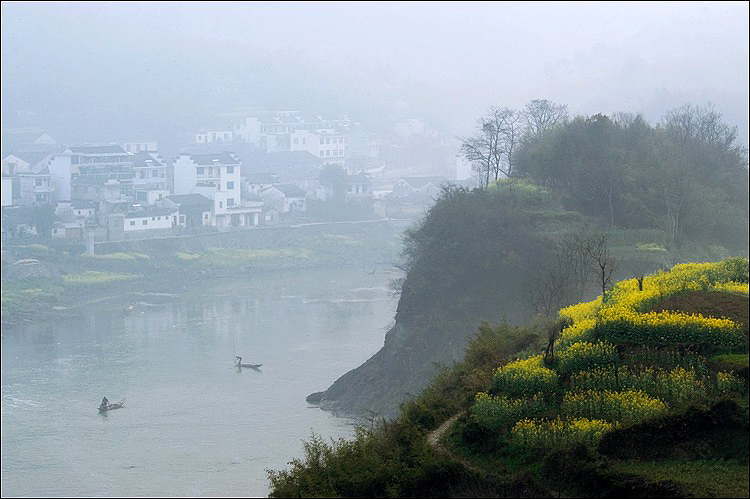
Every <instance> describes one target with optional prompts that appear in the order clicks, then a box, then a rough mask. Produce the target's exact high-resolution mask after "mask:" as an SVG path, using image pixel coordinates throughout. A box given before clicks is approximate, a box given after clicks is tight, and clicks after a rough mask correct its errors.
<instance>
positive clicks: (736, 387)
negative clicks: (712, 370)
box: [716, 371, 747, 395]
mask: <svg viewBox="0 0 750 499" xmlns="http://www.w3.org/2000/svg"><path fill="white" fill-rule="evenodd" d="M716 388H717V390H718V391H719V393H721V394H722V395H732V394H738V393H739V394H742V393H747V383H745V382H744V381H742V380H741V379H740V378H738V377H737V376H735V375H734V374H732V373H727V372H722V371H719V372H718V373H716Z"/></svg>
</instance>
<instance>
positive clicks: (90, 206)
mask: <svg viewBox="0 0 750 499" xmlns="http://www.w3.org/2000/svg"><path fill="white" fill-rule="evenodd" d="M70 208H71V210H72V212H73V217H74V218H75V219H76V220H95V219H96V209H97V203H96V202H93V201H74V202H72V203H71V207H70Z"/></svg>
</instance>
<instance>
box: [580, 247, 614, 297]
mask: <svg viewBox="0 0 750 499" xmlns="http://www.w3.org/2000/svg"><path fill="white" fill-rule="evenodd" d="M583 250H584V252H585V254H586V255H587V256H588V257H589V258H590V259H591V262H592V264H593V267H594V269H593V270H594V274H595V275H596V278H597V284H598V285H599V286H600V287H601V290H602V301H605V300H606V299H607V291H608V289H609V286H610V285H611V284H612V275H613V274H614V272H615V270H616V269H617V261H616V260H615V258H614V256H612V253H611V252H610V251H609V246H608V244H607V236H606V235H605V234H594V235H591V236H589V237H588V238H586V240H585V242H584V246H583Z"/></svg>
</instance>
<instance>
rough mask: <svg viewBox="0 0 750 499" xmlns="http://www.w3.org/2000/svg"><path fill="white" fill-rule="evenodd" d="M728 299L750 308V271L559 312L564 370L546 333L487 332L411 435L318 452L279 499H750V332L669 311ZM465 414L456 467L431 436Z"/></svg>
mask: <svg viewBox="0 0 750 499" xmlns="http://www.w3.org/2000/svg"><path fill="white" fill-rule="evenodd" d="M726 294H728V295H730V296H733V297H735V298H736V299H738V300H741V301H742V302H743V303H744V308H745V309H746V308H747V303H748V302H747V294H748V261H747V259H744V258H733V259H728V260H724V261H722V262H718V263H701V264H682V265H677V266H675V267H674V268H672V269H671V270H669V271H663V272H658V273H656V274H653V275H650V276H646V277H645V279H643V281H642V286H641V287H639V285H638V282H637V280H636V279H629V280H624V281H621V282H618V283H617V284H616V285H615V286H614V287H613V288H612V290H611V291H609V292H608V293H607V295H606V296H605V297H604V299H602V297H599V298H597V299H596V300H594V301H592V302H585V303H581V304H579V305H574V306H570V307H566V308H564V309H562V310H561V311H560V314H561V315H565V316H567V317H571V318H572V319H573V320H574V322H573V324H572V325H569V326H568V327H567V328H565V329H564V330H563V332H562V335H560V337H559V339H557V341H556V343H557V345H558V348H555V349H554V350H553V351H554V355H553V356H552V357H551V358H550V357H548V356H543V355H538V354H537V352H539V351H542V350H543V349H544V344H545V343H546V340H547V339H548V338H547V329H546V327H545V323H544V322H539V323H535V324H530V325H528V326H524V327H519V326H510V325H507V324H501V325H498V326H491V325H489V324H487V323H484V324H482V326H481V327H480V328H479V330H478V332H477V334H476V336H475V337H474V339H473V340H472V341H471V342H470V343H469V346H468V347H467V350H466V355H465V357H464V360H463V361H461V362H459V363H456V364H455V365H453V366H452V367H451V368H446V369H444V370H442V371H441V372H440V373H439V374H438V375H437V376H436V377H435V379H434V380H433V382H432V383H431V384H430V385H429V386H428V387H427V388H426V389H425V390H424V391H423V392H422V393H421V394H420V395H419V396H417V397H416V398H415V399H413V400H411V401H409V402H407V403H405V404H403V405H402V407H401V411H400V414H399V417H398V418H397V419H396V420H394V421H391V422H382V423H380V424H376V425H373V426H372V427H371V428H369V429H361V430H359V432H358V433H357V435H356V437H355V438H354V439H353V440H351V441H344V440H341V441H338V442H331V443H326V442H324V441H322V440H321V439H320V438H314V439H313V440H311V441H309V442H308V443H307V444H306V446H305V452H306V455H305V458H304V459H298V460H294V461H292V463H291V464H292V467H291V468H290V469H288V470H283V471H270V472H269V479H270V481H271V486H272V493H271V496H272V497H290V496H298V497H312V496H321V495H322V496H328V497H364V496H370V497H386V496H388V497H395V496H402V497H403V496H425V495H426V494H429V495H436V496H441V497H445V496H447V497H455V496H463V497H465V496H469V495H470V494H473V495H476V496H491V497H505V496H509V495H510V496H519V497H533V496H555V495H560V494H563V495H567V496H571V495H572V496H583V497H592V496H610V495H618V494H624V495H626V496H703V495H706V496H708V497H735V496H737V495H740V496H741V495H742V494H743V493H744V494H746V491H747V488H748V475H747V470H748V464H747V463H748V458H747V456H748V401H747V368H746V367H744V366H742V360H743V359H745V361H746V359H747V354H748V341H747V338H748V330H747V325H746V324H742V323H741V322H738V320H740V321H741V314H740V316H739V317H738V315H737V311H738V310H739V307H737V309H736V310H732V309H730V310H727V311H726V313H725V314H719V315H721V317H715V316H702V315H699V314H696V313H690V314H688V313H685V312H684V311H683V310H681V309H679V308H674V307H670V308H668V309H662V308H661V305H662V304H663V303H668V304H673V303H675V302H673V301H672V302H670V299H672V298H674V297H676V296H680V297H682V298H681V303H682V304H686V305H689V304H690V303H691V300H690V299H689V297H690V296H691V295H696V296H700V298H699V299H698V300H697V301H698V302H701V303H702V302H704V301H705V300H707V299H711V297H714V298H717V297H718V300H716V303H719V304H721V303H723V302H722V301H721V298H722V297H723V296H724V295H726ZM707 297H708V298H707ZM654 310H660V311H658V312H657V311H654ZM674 324H678V326H679V327H677V329H674V328H675V326H674ZM680 330H683V331H685V334H684V335H683V336H682V337H681V336H680V333H679V331H680ZM612 331H616V332H617V334H616V335H613V334H612ZM701 333H702V334H703V336H706V337H708V338H709V340H706V339H705V338H704V337H703V336H702V335H701ZM644 339H645V340H646V341H645V343H644ZM514 352H523V353H521V354H520V356H519V355H518V354H516V355H514ZM514 356H516V357H517V358H516V360H513V357H514ZM743 369H744V370H743ZM456 414H462V416H461V417H460V418H459V419H458V421H457V422H456V423H455V424H454V425H453V427H452V428H451V429H450V430H449V433H448V434H447V436H446V437H445V438H444V439H443V440H442V444H441V445H442V446H444V447H445V448H447V452H441V451H440V450H439V449H437V448H435V447H433V446H431V445H429V443H428V441H427V436H428V433H429V432H430V431H432V430H435V429H436V428H437V427H438V426H439V425H440V424H441V423H442V422H443V421H446V420H448V419H449V418H450V417H451V416H453V415H456Z"/></svg>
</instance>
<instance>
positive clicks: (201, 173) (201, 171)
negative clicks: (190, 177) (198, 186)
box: [195, 167, 203, 175]
mask: <svg viewBox="0 0 750 499" xmlns="http://www.w3.org/2000/svg"><path fill="white" fill-rule="evenodd" d="M195 171H196V172H197V173H198V175H203V167H199V168H196V170H195Z"/></svg>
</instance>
